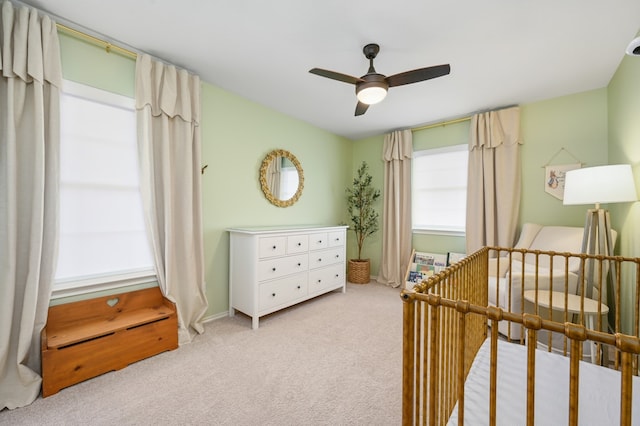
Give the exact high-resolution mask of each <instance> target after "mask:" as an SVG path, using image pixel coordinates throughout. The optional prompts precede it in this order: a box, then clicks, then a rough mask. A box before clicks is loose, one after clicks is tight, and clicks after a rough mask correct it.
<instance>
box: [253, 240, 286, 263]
mask: <svg viewBox="0 0 640 426" xmlns="http://www.w3.org/2000/svg"><path fill="white" fill-rule="evenodd" d="M286 252H287V237H284V236H282V237H261V238H259V239H258V257H259V258H261V259H262V258H265V257H274V256H282V255H283V254H286Z"/></svg>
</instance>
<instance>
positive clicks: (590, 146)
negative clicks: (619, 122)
mask: <svg viewBox="0 0 640 426" xmlns="http://www.w3.org/2000/svg"><path fill="white" fill-rule="evenodd" d="M520 124H521V130H522V139H523V140H524V144H523V145H522V202H521V204H520V221H519V222H520V223H521V224H522V223H526V222H536V223H540V224H542V225H552V224H553V225H568V226H583V225H584V219H585V212H586V209H585V207H584V206H564V205H563V204H562V200H559V199H557V198H555V197H553V196H551V195H549V194H547V193H546V192H545V191H544V184H545V178H544V172H545V170H544V166H545V165H547V164H549V163H550V165H554V164H555V165H557V164H572V163H576V162H578V161H579V162H582V163H583V167H592V166H597V165H602V164H607V92H606V89H604V88H603V89H598V90H592V91H589V92H583V93H578V94H575V95H570V96H563V97H560V98H554V99H550V100H546V101H542V102H536V103H532V104H528V105H524V106H522V108H521V123H520ZM562 148H564V149H565V151H561V149H562ZM556 154H557V155H556ZM574 157H575V158H574ZM576 158H577V160H576Z"/></svg>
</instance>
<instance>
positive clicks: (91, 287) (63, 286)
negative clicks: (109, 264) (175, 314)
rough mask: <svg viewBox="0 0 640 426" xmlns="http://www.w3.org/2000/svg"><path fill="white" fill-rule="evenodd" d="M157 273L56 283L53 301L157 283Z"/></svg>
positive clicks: (136, 273)
mask: <svg viewBox="0 0 640 426" xmlns="http://www.w3.org/2000/svg"><path fill="white" fill-rule="evenodd" d="M157 281H158V278H157V277H156V274H155V271H153V270H144V271H131V272H127V273H122V274H118V275H107V276H105V275H101V276H94V277H86V278H83V279H74V280H68V281H59V282H57V283H54V285H53V291H52V292H51V300H56V299H62V298H65V297H71V296H78V295H82V294H85V293H93V292H97V291H105V290H113V289H117V288H121V287H129V286H134V285H143V284H151V283H157Z"/></svg>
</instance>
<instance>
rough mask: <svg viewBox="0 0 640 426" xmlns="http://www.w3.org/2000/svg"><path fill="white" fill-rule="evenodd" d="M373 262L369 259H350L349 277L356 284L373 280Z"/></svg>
mask: <svg viewBox="0 0 640 426" xmlns="http://www.w3.org/2000/svg"><path fill="white" fill-rule="evenodd" d="M370 271H371V262H369V259H349V269H348V270H347V279H348V281H349V282H350V283H354V284H368V283H369V281H370V280H371V278H370V277H371V273H370Z"/></svg>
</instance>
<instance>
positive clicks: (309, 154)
mask: <svg viewBox="0 0 640 426" xmlns="http://www.w3.org/2000/svg"><path fill="white" fill-rule="evenodd" d="M202 116H203V120H202V126H201V127H202V163H203V165H205V164H206V165H208V167H207V169H206V171H205V173H204V175H203V177H202V179H203V180H202V192H203V197H202V199H203V217H204V243H205V265H206V266H205V268H206V269H205V275H206V282H207V297H208V299H209V311H208V314H209V315H216V314H220V313H223V312H225V311H227V310H228V294H229V293H228V269H229V237H228V233H227V232H226V229H227V228H229V227H242V226H264V225H305V224H322V225H334V224H339V223H341V222H344V221H345V220H346V199H345V196H344V188H345V182H347V181H348V180H349V178H350V176H351V168H352V152H351V151H352V150H351V143H349V141H348V140H347V139H344V138H341V137H338V136H335V135H333V134H331V133H328V132H326V131H324V130H320V129H317V128H315V127H313V126H310V125H308V124H306V123H303V122H301V121H298V120H295V119H292V118H290V117H287V116H285V115H282V114H280V113H277V112H275V111H273V110H270V109H268V108H265V107H263V106H261V105H258V104H256V103H253V102H250V101H248V100H245V99H243V98H240V97H238V96H236V95H234V94H232V93H229V92H226V91H224V90H222V89H220V88H218V87H215V86H213V85H210V84H206V83H203V85H202ZM277 148H280V149H286V150H288V151H290V152H291V153H292V154H294V155H295V156H296V158H297V159H298V161H300V163H301V164H302V168H303V170H304V190H303V192H302V196H301V197H300V199H299V200H298V202H297V203H296V204H294V205H293V206H291V207H286V208H281V207H275V206H273V205H271V204H270V203H269V202H268V201H267V199H266V198H265V197H264V195H263V193H262V190H261V188H260V183H259V181H258V179H259V169H260V165H261V163H262V160H263V159H264V157H265V156H266V155H267V153H269V151H271V150H273V149H277Z"/></svg>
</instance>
